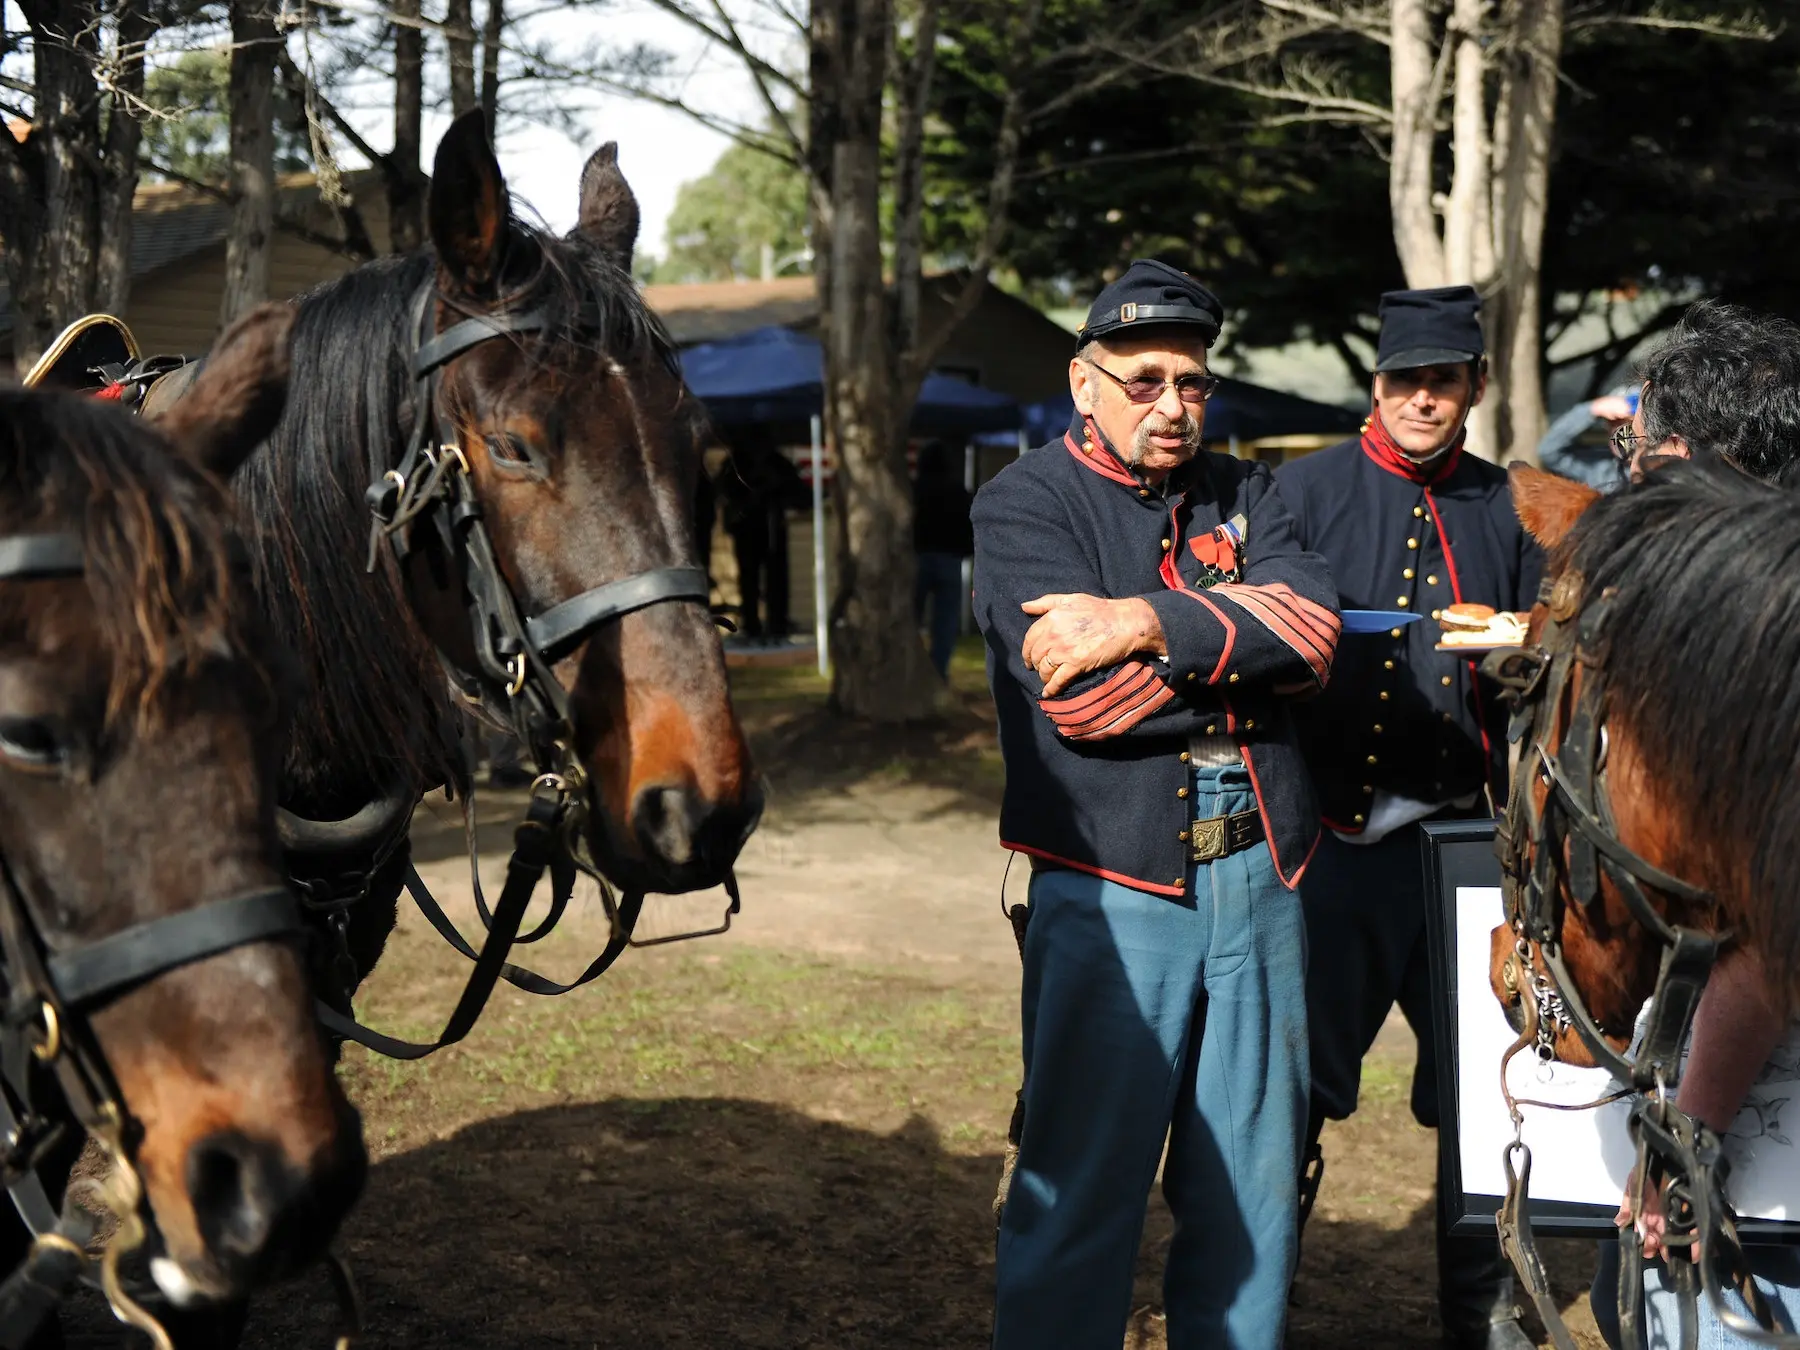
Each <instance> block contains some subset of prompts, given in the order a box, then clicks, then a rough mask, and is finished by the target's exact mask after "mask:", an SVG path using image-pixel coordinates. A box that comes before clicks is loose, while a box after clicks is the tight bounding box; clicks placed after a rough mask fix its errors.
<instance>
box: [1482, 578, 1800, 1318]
mask: <svg viewBox="0 0 1800 1350" xmlns="http://www.w3.org/2000/svg"><path fill="white" fill-rule="evenodd" d="M1582 591H1583V583H1582V579H1581V577H1580V576H1579V575H1578V574H1576V573H1573V572H1565V573H1564V574H1563V575H1562V576H1560V577H1558V578H1557V579H1556V580H1555V582H1554V583H1552V582H1551V581H1550V580H1549V579H1546V580H1545V583H1544V585H1543V588H1542V589H1541V591H1540V594H1539V596H1538V600H1539V603H1540V604H1542V605H1544V606H1546V607H1547V617H1546V618H1545V620H1544V623H1543V628H1542V630H1541V635H1540V638H1539V641H1538V643H1537V645H1535V646H1531V647H1519V648H1503V649H1501V650H1499V651H1496V652H1494V653H1492V654H1491V655H1489V656H1488V657H1487V658H1486V659H1485V660H1484V661H1483V663H1482V671H1483V673H1484V674H1485V675H1487V676H1488V677H1489V678H1490V679H1493V680H1494V681H1495V682H1496V683H1497V684H1498V685H1499V686H1500V688H1501V691H1502V696H1503V697H1504V698H1505V699H1506V700H1507V702H1508V703H1510V705H1511V707H1512V718H1511V725H1510V727H1509V732H1508V738H1509V740H1510V741H1511V742H1512V743H1513V744H1514V745H1515V746H1518V747H1519V748H1520V753H1519V756H1518V762H1517V765H1516V767H1515V769H1514V773H1513V780H1512V786H1511V791H1510V793H1509V795H1508V801H1507V808H1506V814H1505V817H1504V819H1503V821H1502V823H1501V825H1500V827H1499V829H1498V831H1497V833H1496V836H1495V849H1496V852H1497V853H1498V854H1499V856H1500V862H1501V870H1502V878H1503V880H1502V886H1503V891H1504V894H1505V900H1506V915H1507V922H1508V925H1509V926H1510V927H1511V929H1512V931H1513V935H1514V950H1513V954H1512V957H1511V958H1510V959H1509V961H1508V962H1507V965H1506V968H1505V970H1504V971H1503V974H1502V981H1503V983H1504V984H1507V985H1508V987H1509V990H1510V991H1511V992H1514V993H1515V994H1516V995H1517V996H1518V997H1519V1001H1520V1006H1521V1007H1522V1009H1523V1010H1524V1014H1525V1026H1524V1028H1523V1030H1522V1031H1521V1032H1520V1035H1519V1039H1518V1040H1517V1041H1516V1042H1515V1043H1514V1044H1513V1046H1512V1047H1511V1049H1509V1050H1508V1051H1507V1052H1506V1054H1505V1056H1503V1057H1502V1059H1501V1062H1500V1089H1501V1093H1502V1095H1503V1096H1504V1098H1505V1100H1506V1103H1507V1109H1508V1111H1509V1113H1510V1115H1511V1118H1512V1124H1513V1138H1512V1140H1511V1142H1509V1143H1508V1144H1507V1145H1506V1146H1505V1150H1504V1153H1503V1158H1502V1162H1503V1166H1504V1171H1505V1175H1506V1196H1505V1199H1504V1201H1503V1203H1502V1205H1501V1208H1500V1210H1499V1212H1498V1213H1497V1214H1496V1215H1495V1224H1496V1227H1497V1229H1498V1232H1499V1237H1500V1244H1501V1248H1502V1250H1503V1251H1504V1252H1505V1254H1506V1255H1507V1257H1508V1258H1509V1259H1510V1260H1511V1261H1512V1263H1513V1265H1514V1267H1515V1269H1516V1270H1517V1271H1518V1273H1519V1278H1520V1280H1521V1282H1522V1283H1523V1284H1524V1286H1525V1288H1526V1290H1527V1292H1528V1293H1529V1294H1530V1295H1531V1298H1532V1301H1533V1303H1534V1304H1536V1306H1537V1309H1538V1313H1539V1315H1540V1317H1541V1318H1542V1319H1543V1322H1544V1325H1545V1327H1546V1329H1547V1330H1549V1332H1550V1334H1551V1338H1552V1340H1553V1341H1554V1343H1555V1344H1556V1346H1557V1350H1574V1348H1575V1342H1574V1340H1573V1338H1572V1337H1571V1336H1570V1334H1569V1331H1568V1328H1567V1326H1566V1325H1565V1324H1564V1323H1563V1320H1562V1316H1561V1313H1560V1312H1559V1310H1558V1309H1557V1306H1556V1301H1555V1298H1554V1297H1553V1295H1552V1294H1551V1290H1550V1285H1549V1280H1548V1277H1547V1275H1546V1273H1545V1270H1544V1266H1543V1262H1542V1260H1541V1258H1540V1257H1539V1255H1538V1252H1537V1247H1536V1243H1535V1240H1534V1238H1533V1236H1532V1232H1531V1220H1530V1214H1529V1212H1528V1196H1529V1191H1530V1182H1531V1149H1530V1147H1529V1146H1528V1145H1527V1144H1526V1143H1525V1142H1524V1115H1523V1110H1522V1108H1524V1107H1527V1106H1532V1107H1541V1108H1545V1109H1552V1110H1563V1111H1570V1110H1592V1109H1594V1108H1596V1107H1599V1106H1604V1105H1606V1104H1608V1103H1611V1102H1616V1101H1621V1100H1626V1099H1629V1100H1630V1102H1631V1109H1630V1115H1629V1118H1628V1128H1629V1131H1630V1135H1631V1139H1632V1143H1633V1146H1634V1147H1635V1149H1636V1152H1637V1165H1636V1168H1635V1169H1634V1172H1633V1178H1634V1181H1633V1187H1634V1191H1633V1194H1632V1196H1631V1200H1632V1212H1633V1214H1634V1215H1637V1216H1642V1215H1643V1214H1644V1212H1645V1205H1646V1204H1647V1203H1648V1201H1649V1198H1650V1195H1651V1186H1652V1184H1653V1183H1657V1194H1658V1195H1659V1196H1660V1200H1659V1203H1660V1205H1661V1208H1662V1217H1663V1220H1664V1230H1665V1231H1664V1236H1663V1238H1662V1243H1663V1246H1664V1247H1665V1248H1666V1249H1667V1250H1669V1251H1670V1252H1671V1253H1680V1254H1682V1257H1684V1258H1685V1259H1672V1260H1668V1261H1667V1262H1666V1263H1665V1264H1666V1268H1667V1270H1668V1272H1669V1282H1670V1285H1671V1287H1672V1288H1673V1290H1674V1292H1675V1293H1676V1294H1677V1296H1678V1297H1679V1299H1680V1301H1681V1304H1682V1324H1683V1340H1684V1343H1685V1344H1686V1345H1687V1346H1689V1347H1691V1346H1692V1345H1693V1343H1694V1339H1693V1338H1694V1337H1695V1336H1696V1334H1697V1328H1698V1317H1697V1313H1698V1302H1699V1299H1700V1298H1701V1297H1702V1296H1703V1295H1704V1296H1705V1297H1706V1299H1707V1301H1708V1302H1709V1304H1710V1305H1711V1307H1712V1310H1713V1312H1714V1314H1715V1315H1716V1316H1717V1317H1718V1319H1719V1321H1720V1322H1721V1323H1722V1324H1723V1325H1724V1326H1725V1327H1727V1328H1728V1329H1729V1330H1730V1331H1731V1332H1732V1333H1734V1334H1735V1335H1738V1336H1740V1337H1742V1338H1744V1339H1745V1340H1746V1341H1748V1342H1751V1343H1753V1344H1757V1345H1768V1346H1777V1347H1782V1348H1783V1350H1800V1336H1796V1335H1792V1334H1789V1333H1784V1332H1782V1331H1780V1330H1778V1329H1777V1328H1776V1326H1775V1322H1774V1318H1773V1315H1772V1313H1771V1311H1770V1309H1769V1307H1768V1305H1767V1301H1766V1300H1765V1299H1764V1298H1763V1297H1762V1295H1761V1293H1760V1291H1759V1290H1758V1289H1757V1288H1756V1284H1755V1281H1754V1280H1753V1279H1752V1278H1751V1276H1750V1268H1749V1262H1748V1260H1747V1259H1746V1257H1745V1254H1744V1248H1743V1244H1742V1242H1741V1240H1740V1238H1739V1236H1738V1230H1737V1224H1736V1219H1735V1217H1734V1215H1733V1213H1732V1210H1731V1207H1730V1204H1729V1202H1728V1201H1727V1200H1726V1198H1725V1182H1726V1176H1727V1172H1728V1166H1727V1163H1726V1160H1725V1158H1724V1157H1723V1155H1722V1153H1721V1149H1720V1141H1719V1137H1718V1135H1717V1134H1716V1133H1715V1132H1714V1131H1712V1130H1711V1129H1709V1128H1708V1127H1707V1126H1706V1125H1705V1124H1703V1123H1702V1122H1700V1121H1698V1120H1696V1119H1695V1118H1694V1117H1693V1116H1691V1115H1689V1114H1688V1113H1686V1112H1684V1111H1682V1110H1681V1109H1680V1108H1679V1107H1677V1106H1676V1105H1675V1104H1674V1101H1673V1099H1672V1098H1671V1096H1670V1090H1671V1087H1672V1086H1673V1084H1674V1083H1675V1081H1676V1079H1677V1076H1678V1074H1679V1069H1680V1052H1681V1047H1682V1045H1683V1043H1684V1042H1685V1041H1686V1038H1687V1033H1688V1029H1689V1027H1690V1026H1691V1024H1692V1021H1693V1015H1694V1010H1695V1008H1696V1006H1697V1005H1698V1003H1699V1000H1700V994H1701V991H1702V990H1703V989H1704V988H1705V986H1706V981H1707V979H1708V977H1709V976H1710V974H1711V971H1712V967H1713V963H1714V961H1715V960H1716V958H1717V956H1718V953H1719V950H1720V947H1721V946H1722V945H1723V944H1724V943H1725V942H1727V941H1729V940H1730V938H1731V936H1732V935H1731V933H1730V932H1729V931H1727V932H1722V933H1716V932H1715V933H1708V932H1702V931H1700V930H1697V929H1693V928H1688V927H1685V926H1680V925H1675V924H1671V923H1670V922H1669V921H1668V920H1667V919H1666V918H1664V916H1663V914H1662V913H1661V912H1660V911H1659V910H1658V909H1657V908H1656V906H1654V905H1653V904H1651V902H1650V898H1649V896H1648V895H1647V894H1646V888H1648V890H1650V891H1654V892H1656V893H1658V894H1660V895H1662V896H1664V897H1667V898H1668V899H1669V900H1675V901H1681V902H1683V903H1685V904H1687V905H1689V906H1692V907H1696V908H1699V909H1701V910H1703V911H1707V912H1712V913H1714V914H1716V913H1717V909H1718V905H1717V901H1716V899H1715V897H1714V896H1712V895H1711V894H1710V893H1709V892H1707V891H1705V890H1702V889H1700V888H1699V887H1696V886H1692V885H1689V884H1688V883H1686V882H1684V881H1682V880H1680V879H1679V878H1677V877H1673V876H1671V875H1669V874H1668V873H1666V872H1664V871H1663V870H1662V869H1660V868H1658V867H1656V866H1655V865H1654V864H1653V863H1651V862H1649V861H1648V860H1647V859H1645V858H1644V857H1642V856H1641V855H1640V854H1638V853H1636V852H1635V851H1633V850H1632V849H1630V848H1628V847H1626V845H1625V844H1624V843H1623V842H1622V841H1621V840H1620V839H1619V836H1618V830H1617V826H1616V824H1615V823H1614V820H1613V815H1612V811H1611V807H1610V804H1609V802H1608V799H1607V796H1606V792H1605V765H1606V729H1605V677H1604V672H1603V671H1602V669H1601V666H1600V662H1599V660H1598V656H1597V651H1598V643H1599V640H1600V637H1601V634H1602V628H1603V626H1604V624H1605V623H1606V622H1607V619H1608V617H1609V615H1610V612H1611V603H1612V602H1611V596H1610V594H1609V593H1604V592H1603V593H1602V594H1601V595H1600V596H1599V597H1598V598H1596V599H1593V600H1591V601H1590V600H1588V599H1587V598H1586V597H1585V596H1584V595H1583V593H1582ZM1578 668H1579V673H1580V680H1579V681H1577V680H1576V675H1577V670H1578ZM1577 685H1579V687H1577ZM1571 700H1572V703H1573V706H1572V708H1571V710H1570V712H1569V716H1568V720H1567V723H1566V725H1565V726H1564V727H1563V730H1562V735H1561V738H1560V740H1559V741H1558V743H1557V744H1556V745H1555V746H1554V747H1552V746H1551V745H1550V738H1551V736H1552V734H1553V732H1554V729H1555V728H1554V723H1555V719H1556V718H1557V716H1558V715H1559V713H1560V712H1561V710H1562V709H1563V708H1564V706H1565V704H1569V703H1570V702H1571ZM1539 791H1541V793H1542V805H1541V806H1540V805H1539V800H1538V794H1539ZM1603 880H1604V881H1610V882H1611V883H1612V893H1613V894H1616V895H1618V896H1619V897H1620V898H1621V899H1622V900H1623V902H1624V904H1625V907H1626V909H1627V911H1628V912H1629V913H1630V915H1631V917H1632V919H1633V920H1634V922H1635V923H1636V924H1637V925H1638V926H1639V927H1641V928H1643V929H1645V930H1646V931H1647V932H1648V933H1649V934H1650V935H1651V936H1652V937H1654V938H1655V939H1656V940H1657V941H1658V942H1659V943H1660V944H1661V945H1662V949H1663V951H1662V959H1661V962H1660V964H1659V967H1658V971H1657V979H1656V985H1655V989H1654V992H1653V993H1652V996H1651V999H1650V1004H1649V1010H1648V1014H1647V1016H1646V1018H1645V1021H1644V1029H1643V1033H1642V1035H1641V1037H1640V1039H1639V1040H1638V1043H1637V1048H1636V1051H1635V1053H1629V1052H1628V1053H1621V1052H1620V1051H1618V1050H1616V1049H1614V1048H1613V1045H1612V1043H1611V1042H1610V1041H1609V1040H1608V1039H1607V1033H1606V1031H1605V1030H1604V1029H1603V1027H1602V1026H1601V1024H1600V1023H1599V1022H1598V1021H1596V1019H1595V1018H1594V1017H1593V1015H1592V1014H1591V1013H1590V1011H1589V1010H1588V1007H1587V1005H1586V1003H1585V1001H1584V1000H1583V999H1582V997H1581V995H1580V991H1579V989H1578V988H1577V986H1576V984H1575V982H1574V980H1573V978H1572V977H1571V976H1570V973H1569V971H1568V968H1567V966H1566V965H1565V963H1564V961H1563V953H1562V928H1563V921H1564V896H1565V894H1566V895H1568V896H1569V897H1570V898H1571V899H1572V900H1573V901H1574V903H1576V904H1577V905H1579V906H1581V908H1582V909H1583V910H1584V911H1588V910H1591V909H1592V908H1593V906H1595V905H1596V904H1597V903H1599V901H1600V900H1601V897H1602V893H1603V892H1602V882H1603ZM1534 955H1535V957H1536V959H1535V960H1534V959H1533V957H1534ZM1571 1030H1572V1031H1573V1032H1574V1033H1575V1034H1576V1035H1577V1036H1578V1037H1579V1038H1580V1039H1581V1041H1582V1044H1583V1045H1584V1046H1585V1047H1586V1048H1587V1050H1588V1052H1589V1053H1590V1054H1591V1055H1592V1056H1593V1058H1594V1062H1595V1063H1596V1064H1597V1065H1599V1066H1601V1067H1603V1068H1605V1069H1607V1070H1608V1071H1609V1072H1611V1073H1612V1075H1613V1077H1614V1078H1615V1079H1616V1080H1618V1081H1619V1082H1620V1083H1621V1084H1623V1085H1624V1086H1621V1087H1620V1088H1619V1089H1618V1090H1616V1091H1614V1092H1611V1093H1608V1094H1606V1095H1605V1096H1603V1097H1601V1098H1600V1099H1599V1100H1597V1101H1593V1102H1586V1103H1582V1104H1579V1105H1569V1104H1564V1103H1557V1102H1547V1101H1536V1100H1532V1099H1529V1098H1519V1097H1515V1095H1514V1094H1513V1092H1512V1089H1511V1085H1510V1083H1509V1082H1508V1078H1507V1070H1508V1067H1509V1065H1510V1064H1511V1062H1512V1060H1513V1058H1514V1057H1515V1056H1516V1055H1517V1054H1519V1053H1520V1052H1521V1051H1524V1050H1526V1049H1530V1050H1531V1051H1532V1052H1533V1054H1534V1055H1535V1056H1536V1058H1537V1060H1538V1062H1539V1065H1540V1070H1541V1071H1542V1070H1543V1069H1547V1066H1548V1064H1549V1063H1550V1061H1551V1060H1552V1059H1554V1057H1555V1045H1556V1039H1557V1037H1558V1036H1559V1035H1562V1034H1565V1033H1566V1032H1568V1031H1571ZM1619 1240H1620V1243H1621V1245H1622V1247H1623V1248H1624V1250H1623V1251H1622V1252H1621V1254H1620V1262H1619V1290H1618V1297H1619V1322H1620V1330H1621V1334H1622V1335H1623V1337H1624V1343H1625V1345H1626V1346H1627V1347H1628V1350H1641V1348H1642V1347H1643V1346H1644V1343H1645V1342H1644V1326H1643V1317H1642V1311H1641V1310H1642V1307H1643V1268H1644V1255H1643V1244H1642V1239H1641V1238H1640V1237H1639V1235H1638V1231H1637V1225H1636V1224H1635V1223H1634V1224H1632V1225H1630V1226H1628V1227H1627V1228H1626V1229H1624V1230H1623V1231H1622V1232H1621V1235H1620V1239H1619ZM1726 1281H1729V1284H1730V1286H1731V1287H1732V1288H1734V1289H1735V1290H1736V1291H1737V1292H1738V1293H1739V1295H1740V1296H1741V1297H1742V1298H1743V1299H1744V1301H1745V1305H1746V1306H1747V1307H1748V1308H1749V1309H1750V1311H1751V1318H1749V1319H1746V1318H1745V1317H1743V1316H1742V1315H1741V1314H1739V1313H1737V1312H1735V1311H1734V1310H1733V1309H1732V1308H1730V1307H1729V1306H1728V1305H1727V1303H1726V1302H1725V1297H1724V1290H1725V1287H1726Z"/></svg>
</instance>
